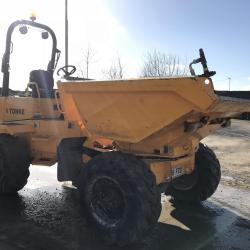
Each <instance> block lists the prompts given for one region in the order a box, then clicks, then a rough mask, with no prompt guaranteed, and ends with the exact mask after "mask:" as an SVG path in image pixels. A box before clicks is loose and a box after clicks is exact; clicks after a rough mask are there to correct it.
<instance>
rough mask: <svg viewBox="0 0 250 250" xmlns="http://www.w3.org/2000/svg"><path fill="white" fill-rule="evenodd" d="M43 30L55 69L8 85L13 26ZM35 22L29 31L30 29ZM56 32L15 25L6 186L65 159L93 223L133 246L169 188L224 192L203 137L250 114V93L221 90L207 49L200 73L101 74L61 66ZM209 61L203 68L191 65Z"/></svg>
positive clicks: (192, 198) (0, 108)
mask: <svg viewBox="0 0 250 250" xmlns="http://www.w3.org/2000/svg"><path fill="white" fill-rule="evenodd" d="M17 27H18V28H19V30H20V32H21V33H22V34H25V33H27V32H28V31H29V32H30V29H31V28H35V29H41V30H42V32H41V34H42V38H44V39H47V38H50V39H52V49H51V59H50V61H49V63H48V67H47V69H46V70H40V69H38V70H33V71H32V72H31V73H30V81H29V82H28V83H27V84H26V85H27V88H26V90H25V91H19V90H12V89H10V87H9V73H10V72H9V71H10V70H9V69H10V65H9V64H10V54H11V48H12V46H11V44H12V39H11V38H12V33H13V31H14V30H15V28H17ZM28 28H29V29H28ZM59 54H60V51H59V50H58V49H57V41H56V36H55V34H54V32H53V30H52V29H50V28H49V27H48V26H46V25H43V24H39V23H36V22H34V21H28V20H20V21H16V22H14V23H12V24H11V25H10V27H9V29H8V32H7V38H6V49H5V53H4V56H3V60H2V73H3V84H2V88H1V96H0V194H1V195H5V194H10V193H15V192H17V191H19V190H20V189H22V188H23V187H24V186H25V184H26V183H27V179H28V177H29V165H30V164H37V165H48V166H51V165H53V164H55V163H56V162H57V163H58V180H59V181H72V182H73V183H74V185H76V186H77V188H78V192H79V195H80V203H81V206H82V208H83V209H84V211H85V212H86V216H87V217H88V218H89V219H90V221H91V224H92V226H93V228H95V229H96V230H97V231H98V232H100V234H99V235H100V237H102V238H103V239H104V240H106V241H107V242H109V243H119V244H128V243H131V242H134V241H137V240H138V239H140V238H141V237H143V236H144V235H145V234H146V233H147V232H148V231H149V229H150V228H152V226H154V224H155V223H156V222H157V220H158V217H159V215H160V211H161V201H160V198H161V195H160V194H161V192H165V193H166V194H168V195H171V196H172V197H173V198H174V199H176V200H181V201H186V202H200V201H204V200H206V199H207V198H208V197H210V196H211V195H212V194H213V193H214V192H215V190H216V188H217V186H218V184H219V181H220V177H221V171H220V164H219V161H218V159H217V158H216V156H215V154H214V152H213V151H212V150H211V149H209V148H208V147H207V146H205V145H203V144H201V143H200V140H201V139H203V138H204V137H206V136H207V135H209V134H210V133H212V132H213V131H215V130H216V129H218V128H221V127H227V126H229V125H230V118H232V117H236V116H238V115H240V114H241V113H243V112H250V92H237V94H236V93H235V92H233V91H231V92H227V91H223V92H220V91H215V90H214V87H213V82H212V79H211V77H212V75H214V74H215V72H212V71H209V70H208V67H207V63H206V58H205V55H204V53H203V50H200V57H199V58H198V59H196V60H194V61H193V62H192V63H191V64H190V72H191V76H188V77H163V78H153V79H135V80H115V81H94V80H87V79H78V78H74V77H72V76H71V74H72V73H73V72H74V71H75V67H73V66H70V65H66V66H65V67H63V68H61V69H59V70H58V73H59V74H60V72H63V74H64V75H65V80H62V81H59V82H58V83H57V86H58V89H54V80H53V73H54V71H55V68H56V64H57V61H58V59H59ZM195 63H201V65H202V66H203V70H204V73H203V74H202V75H196V74H195V72H194V69H193V67H192V65H193V64H195Z"/></svg>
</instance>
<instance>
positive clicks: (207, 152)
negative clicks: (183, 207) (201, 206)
mask: <svg viewBox="0 0 250 250" xmlns="http://www.w3.org/2000/svg"><path fill="white" fill-rule="evenodd" d="M220 178H221V170H220V163H219V161H218V159H217V157H216V155H215V154H214V152H213V151H212V150H211V149H210V148H209V147H207V146H205V145H204V144H201V143H200V144H199V149H198V151H197V152H196V155H195V171H194V172H193V174H191V175H186V176H182V177H179V178H177V179H176V180H174V181H173V182H172V183H171V184H170V185H169V186H168V188H167V190H166V194H168V195H171V196H172V197H173V198H174V199H175V200H179V201H187V202H200V201H204V200H206V199H207V198H209V197H210V196H211V195H212V194H213V193H214V192H215V190H216V189H217V187H218V184H219V182H220Z"/></svg>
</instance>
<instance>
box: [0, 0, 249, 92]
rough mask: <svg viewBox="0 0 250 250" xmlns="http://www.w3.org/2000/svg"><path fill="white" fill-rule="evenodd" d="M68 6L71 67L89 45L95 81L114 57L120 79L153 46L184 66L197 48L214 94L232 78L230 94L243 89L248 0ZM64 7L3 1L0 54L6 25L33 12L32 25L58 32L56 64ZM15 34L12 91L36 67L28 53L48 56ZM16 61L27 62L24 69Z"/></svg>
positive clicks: (124, 0) (101, 1)
mask: <svg viewBox="0 0 250 250" xmlns="http://www.w3.org/2000/svg"><path fill="white" fill-rule="evenodd" d="M68 1H69V29H70V37H69V39H70V48H69V51H70V56H69V58H70V63H71V64H75V65H76V66H78V68H81V67H83V66H82V57H83V54H84V51H85V50H86V48H87V46H89V45H90V46H91V47H92V49H93V50H94V51H95V56H94V59H93V62H92V65H91V69H90V71H91V77H95V78H102V77H103V70H104V69H105V67H108V66H109V65H110V64H111V63H112V61H113V60H114V58H116V57H117V55H119V56H120V57H121V59H122V62H123V64H124V66H125V75H126V76H127V77H136V76H138V74H139V71H140V67H141V65H142V58H143V55H144V54H145V53H146V52H147V51H153V50H154V49H157V50H159V51H163V52H166V53H174V54H177V55H179V56H180V57H181V58H182V59H183V61H186V60H187V61H188V62H189V61H191V60H192V59H194V58H196V57H197V56H198V49H199V48H203V49H204V50H205V53H206V56H207V60H208V66H209V68H210V69H211V70H216V71H217V75H216V76H215V77H214V78H213V79H214V84H215V87H216V88H217V89H227V88H228V79H227V78H228V77H231V78H232V89H248V90H250V29H249V27H250V18H249V17H250V1H247V0H237V1H236V0H231V1H226V0H217V1H215V0H210V1H205V0H199V1H198V0H189V1H184V0H165V1H163V0H155V1H153V0H144V1H142V0H133V1H132V0H68ZM63 4H64V1H63V0H53V1H51V0H9V1H7V2H5V3H4V4H3V3H2V5H1V9H0V53H1V54H2V53H3V48H4V42H5V33H6V30H7V27H8V25H9V24H10V22H12V21H14V20H16V19H22V18H28V17H29V14H30V13H31V12H32V11H35V12H36V13H37V16H38V19H37V21H39V22H42V23H45V24H47V25H49V26H51V27H52V28H53V29H54V31H55V33H56V34H57V37H58V47H59V48H60V49H61V50H62V58H61V61H60V63H59V66H62V65H63V63H64V59H63V57H64V54H63V52H64V27H63V25H64V23H63V18H64V16H63V15H64V8H63V7H64V6H63ZM13 6H14V8H13ZM15 36H16V37H15V39H16V40H15V41H16V42H15V41H14V46H15V47H14V52H15V53H13V55H12V64H11V66H12V71H13V74H12V80H13V81H14V86H17V85H19V83H18V84H17V82H21V81H24V80H25V81H27V79H28V72H29V70H30V69H34V67H35V68H37V67H39V64H38V63H35V62H34V59H33V57H34V54H35V55H36V58H40V57H42V59H44V60H45V59H46V58H47V57H45V54H46V53H44V52H43V51H42V47H44V50H45V51H46V49H48V48H47V47H48V46H47V45H46V46H45V45H44V43H43V41H42V42H41V41H40V40H38V38H37V37H35V36H36V35H34V36H33V37H32V36H27V37H28V38H27V39H26V38H24V37H21V38H20V36H19V35H18V34H16V35H15ZM25 39H26V40H25ZM30 40H32V41H30ZM36 46H39V47H38V48H39V49H37V47H36ZM29 50H30V52H29ZM23 58H25V59H26V61H25V64H24V63H23ZM46 60H47V59H46ZM25 66H27V67H25ZM32 67H33V68H32ZM26 68H28V69H27V70H26ZM14 72H16V73H14ZM22 79H24V80H22Z"/></svg>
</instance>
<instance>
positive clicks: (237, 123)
mask: <svg viewBox="0 0 250 250" xmlns="http://www.w3.org/2000/svg"><path fill="white" fill-rule="evenodd" d="M202 142H203V143H205V144H207V145H208V146H209V147H211V148H212V149H213V150H214V152H215V153H216V155H217V157H218V159H219V161H220V163H221V169H222V179H221V182H222V183H223V184H225V185H230V186H236V187H239V188H244V189H248V190H250V121H241V120H232V124H231V127H228V128H223V129H219V130H218V131H217V132H216V133H215V134H213V135H210V136H208V137H207V138H205V139H204V140H202Z"/></svg>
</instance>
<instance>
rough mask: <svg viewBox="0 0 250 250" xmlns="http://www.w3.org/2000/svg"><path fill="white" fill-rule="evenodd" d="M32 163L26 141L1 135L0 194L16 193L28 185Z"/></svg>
mask: <svg viewBox="0 0 250 250" xmlns="http://www.w3.org/2000/svg"><path fill="white" fill-rule="evenodd" d="M30 162H31V157H30V150H29V146H28V144H27V142H26V141H25V139H23V138H21V137H14V136H11V135H7V134H0V194H12V193H16V192H17V191H19V190H20V189H22V188H23V187H24V186H25V185H26V183H27V180H28V177H29V165H30Z"/></svg>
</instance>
